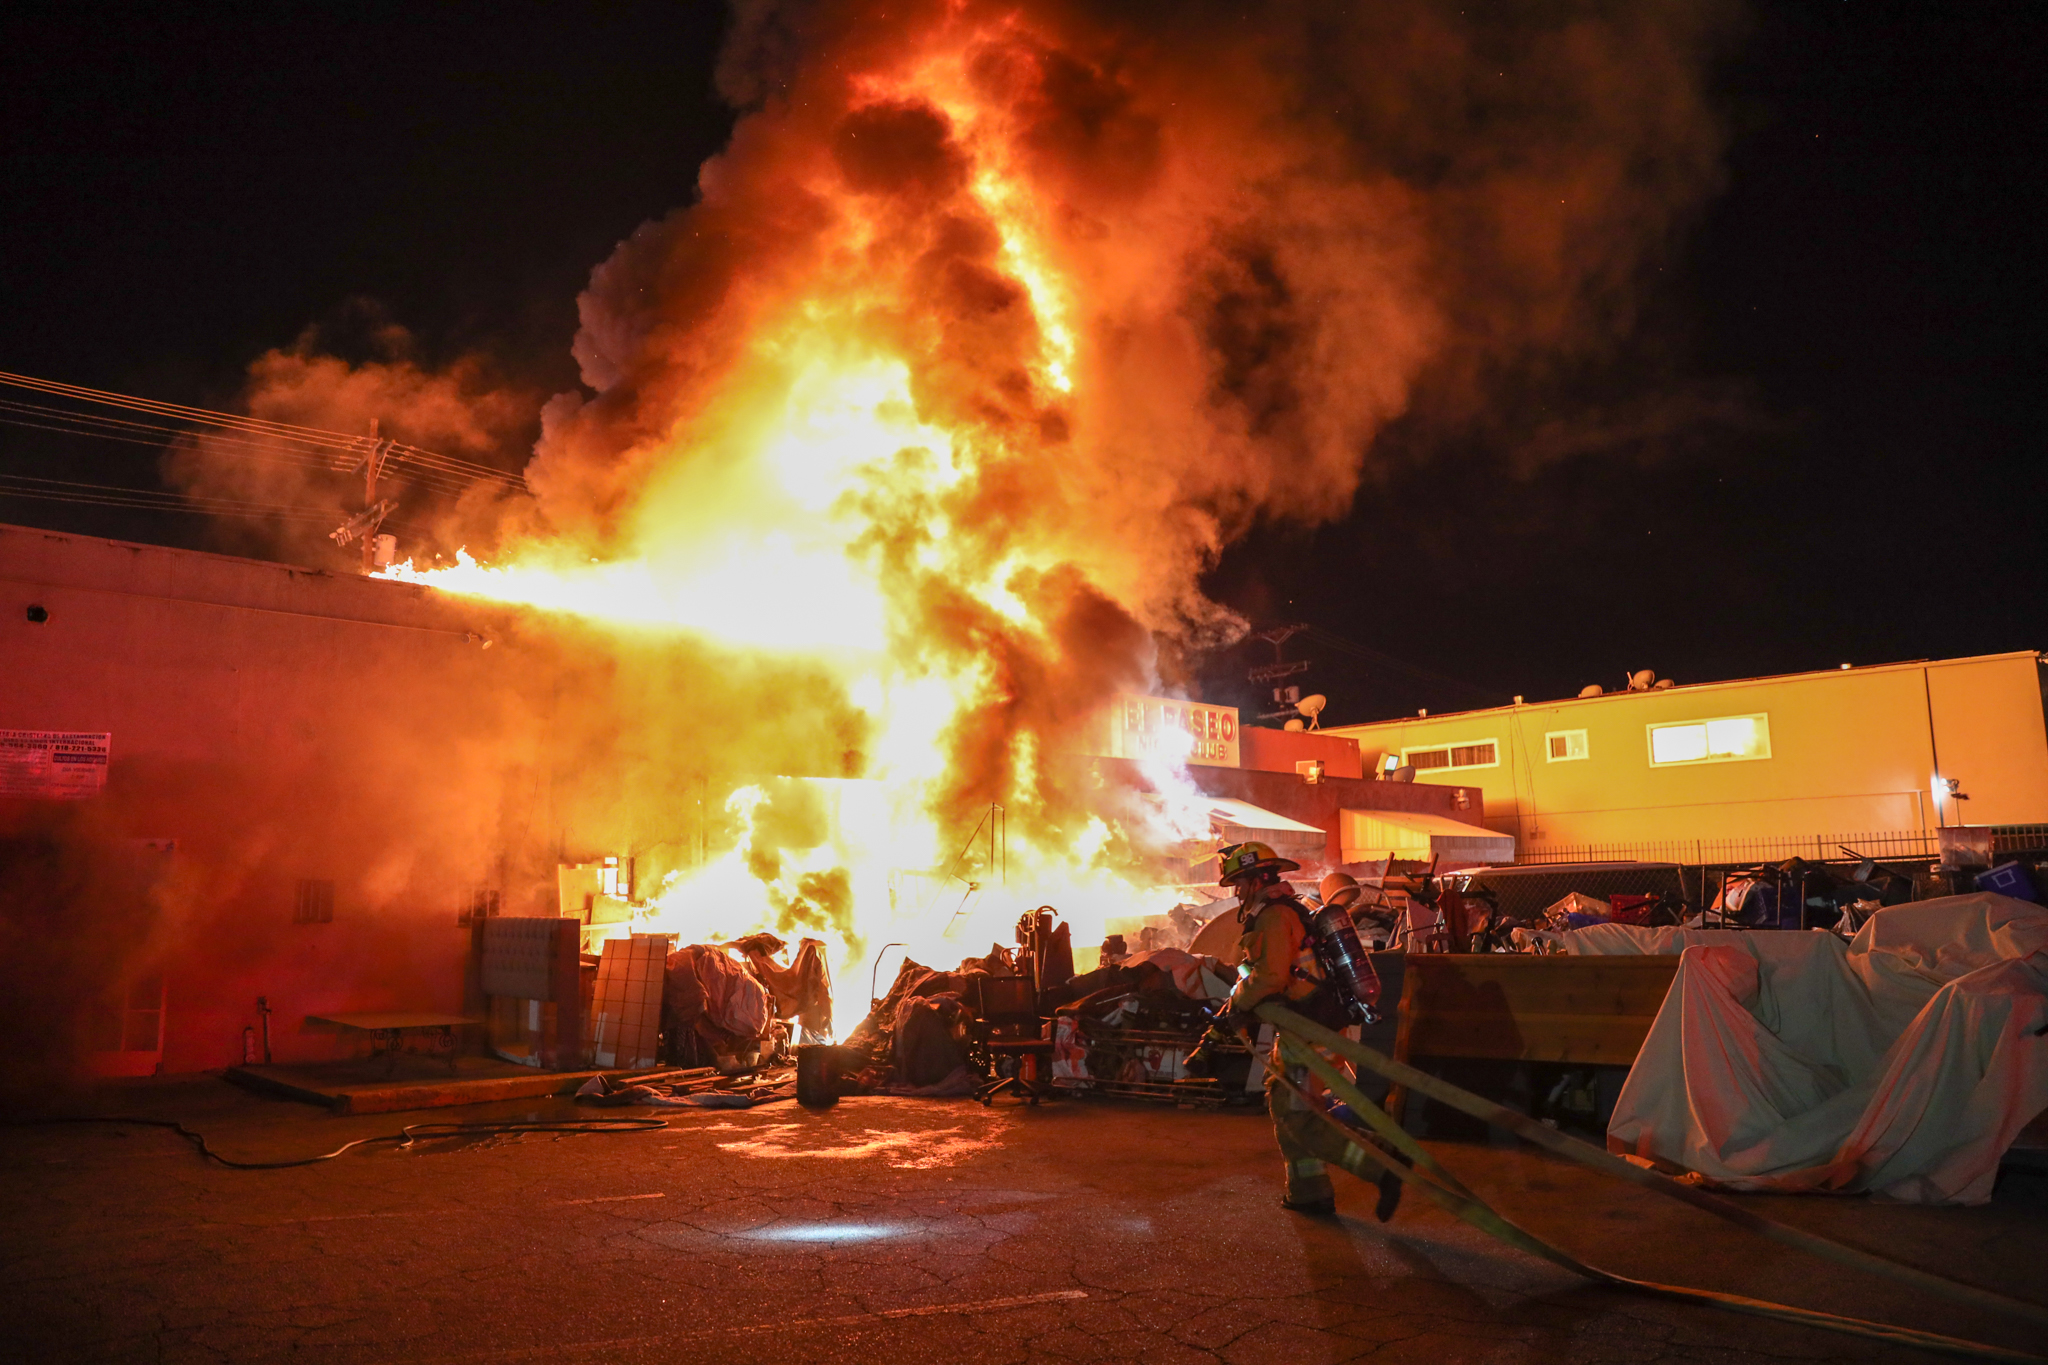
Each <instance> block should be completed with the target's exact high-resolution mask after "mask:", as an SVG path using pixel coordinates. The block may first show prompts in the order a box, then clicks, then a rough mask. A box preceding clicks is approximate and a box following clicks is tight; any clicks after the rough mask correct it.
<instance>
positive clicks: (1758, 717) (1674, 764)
mask: <svg viewBox="0 0 2048 1365" xmlns="http://www.w3.org/2000/svg"><path fill="white" fill-rule="evenodd" d="M1722 720H1753V721H1755V722H1757V728H1758V730H1759V731H1760V732H1761V733H1762V735H1763V737H1764V751H1763V752H1762V753H1760V754H1712V753H1710V754H1702V755H1701V756H1700V757H1698V758H1672V759H1664V760H1662V761H1660V760H1659V759H1658V758H1657V732H1658V731H1659V730H1678V729H1683V728H1685V727H1687V726H1693V725H1697V726H1700V727H1701V728H1702V729H1704V728H1705V727H1706V726H1709V725H1712V724H1713V723H1714V722H1716V721H1722ZM1643 747H1644V748H1645V749H1646V750H1647V751H1648V753H1649V758H1650V766H1651V767H1653V768H1697V767H1700V766H1701V765H1703V764H1707V763H1758V762H1761V761H1763V760H1764V759H1767V758H1769V757H1770V756H1771V715H1770V712H1768V711H1750V712H1747V713H1744V714H1739V715H1733V716H1700V717H1698V718H1697V719H1693V720H1660V721H1654V722H1652V723H1650V724H1648V725H1645V726H1644V727H1643Z"/></svg>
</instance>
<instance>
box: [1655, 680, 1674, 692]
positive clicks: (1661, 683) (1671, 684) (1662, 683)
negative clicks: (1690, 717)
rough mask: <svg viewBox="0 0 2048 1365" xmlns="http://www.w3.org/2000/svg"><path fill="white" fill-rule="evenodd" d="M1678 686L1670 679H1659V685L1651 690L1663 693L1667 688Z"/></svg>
mask: <svg viewBox="0 0 2048 1365" xmlns="http://www.w3.org/2000/svg"><path fill="white" fill-rule="evenodd" d="M1676 686H1678V684H1677V683H1675V682H1673V681H1672V680H1671V679H1669V678H1659V679H1657V685H1656V686H1655V687H1653V688H1651V689H1650V690H1651V691H1652V692H1662V691H1663V690H1664V689H1665V688H1667V687H1676Z"/></svg>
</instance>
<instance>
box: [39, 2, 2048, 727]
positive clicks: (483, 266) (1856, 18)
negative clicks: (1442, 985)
mask: <svg viewBox="0 0 2048 1365" xmlns="http://www.w3.org/2000/svg"><path fill="white" fill-rule="evenodd" d="M723 23H724V12H723V10H722V9H721V8H720V7H717V6H708V5H707V6H681V5H663V6H653V5H644V6H643V5H624V4H611V5H604V6H594V5H593V6H566V5H556V6H546V7H540V6H534V7H522V6H511V5H497V6H491V7H474V8H463V7H454V6H422V7H411V8H409V9H406V10H403V11H401V10H399V9H396V8H391V9H381V10H380V9H371V8H368V7H347V8H344V7H326V8H319V9H315V8H312V7H306V8H297V7H281V6H243V7H237V6H232V5H226V4H213V5H208V6H203V7H199V6H194V7H176V8H173V7H155V8H154V9H151V8H144V7H136V8H134V9H132V10H127V9H121V8H96V7H88V6H79V5H65V6H49V7H43V6H34V5H26V4H14V5H10V6H7V7H5V8H4V10H0V169H4V181H0V183H4V185H5V192H4V193H0V369H4V370H9V371H14V372H20V373H27V374H32V375H39V376H44V377H50V378H57V379H62V380H66V381H69V382H73V383H79V384H85V385H90V386H94V387H99V388H108V389H114V390H117V391H122V392H129V393H138V394H144V395H148V396H151V397H157V398H164V399H170V400H174V401H181V402H189V403H197V404H202V405H207V406H221V405H225V404H228V403H230V402H232V400H233V397H234V395H235V393H236V392H237V390H238V389H239V387H240V383H241V377H242V373H243V370H244V368H245V367H246V366H247V364H248V363H249V361H250V360H251V359H252V358H254V357H255V356H256V355H258V354H260V353H261V352H263V351H265V350H268V349H270V348H272V347H277V346H283V345H289V344H290V343H291V342H292V340H293V339H294V338H295V337H296V336H297V335H298V334H299V333H300V332H301V330H302V329H304V328H305V327H307V326H308V325H309V324H319V325H321V326H322V327H323V328H324V329H325V331H324V338H325V339H326V340H327V341H328V342H329V343H330V344H332V345H334V346H335V347H337V348H339V349H341V350H342V352H343V353H344V354H346V348H347V346H348V345H349V338H350V335H351V329H352V328H353V329H361V328H362V327H363V326H364V325H365V324H366V321H374V320H377V319H385V320H389V321H395V322H397V323H400V324H402V325H404V326H405V327H407V328H408V329H410V330H411V331H412V332H413V334H414V335H415V337H416V338H417V342H418V345H419V347H420V350H421V355H422V358H423V359H425V360H429V361H432V360H437V359H448V358H453V357H454V356H456V355H459V354H462V353H465V352H472V351H477V350H482V351H484V352H486V353H488V354H490V355H491V356H493V357H495V358H496V360H497V362H498V364H499V365H500V366H501V367H502V369H503V372H504V373H505V374H506V375H507V376H509V377H512V378H514V379H516V380H518V381H520V382H522V383H526V384H531V385H535V386H544V387H547V388H566V387H569V386H570V385H572V384H573V382H574V380H575V372H574V368H573V365H572V363H571V361H570V359H569V355H568V342H569V339H570V336H571V335H572V333H573V331H574V327H575V297H576V293H577V291H578V290H579V289H580V288H581V286H582V284H583V282H584V280H585V279H586V277H587V275H588V272H589V270H590V268H591V267H592V266H593V265H594V264H596V263H597V262H598V261H600V260H602V259H603V258H604V257H605V256H606V255H607V254H608V253H609V252H610V250H611V248H612V246H613V245H614V244H615V243H616V242H617V241H618V240H619V239H621V238H622V237H624V236H625V235H626V234H628V233H629V232H631V231H632V230H633V228H634V227H635V226H636V225H638V224H639V223H641V222H642V221H644V220H646V219H649V218H652V217H655V216H658V215H660V214H662V213H664V212H666V211H667V210H669V209H671V208H674V207H676V206H678V205H681V204H683V203H686V202H688V200H689V198H690V196H691V192H692V185H693V183H694V179H695V174H696V168H697V166H698V164H699V163H700V162H701V161H702V160H703V159H704V158H705V157H706V156H708V155H710V154H711V153H712V152H714V151H716V150H717V148H718V147H719V146H720V145H721V144H722V143H723V141H724V139H725V136H726V133H727V131H728V130H729V128H730V124H731V117H732V115H731V112H730V111H729V110H727V109H725V108H724V107H723V106H722V105H720V104H719V102H718V101H717V99H716V97H715V96H714V95H713V93H712V90H711V79H710V73H711V68H712V63H713V61H714V58H715V56H716V52H717V45H718V39H719V34H720V32H721V30H722V27H723ZM2044 37H2048V7H2044V6H2040V5H2012V6H2001V5H1973V6H1968V7H1955V6H1933V5H1929V6H1924V7H1919V8H1908V7H1901V6H1884V5H1865V4H1859V3H1848V4H1845V3H1841V2H1840V0H1835V2H1834V3H1820V4H1786V5H1775V6H1770V7H1768V8H1767V9H1759V10H1758V11H1757V12H1755V13H1753V14H1752V15H1751V18H1750V21H1749V23H1748V26H1747V30H1746V35H1745V36H1744V37H1743V38H1742V39H1741V41H1740V43H1739V44H1738V46H1737V47H1736V48H1735V49H1734V51H1733V52H1732V54H1731V55H1730V57H1729V58H1728V59H1727V60H1726V61H1725V62H1724V63H1723V65H1722V66H1721V67H1720V68H1719V70H1718V72H1717V77H1716V88H1717V89H1718V90H1719V92H1720V97H1721V106H1722V109H1723V112H1724V114H1725V117H1726V119H1727V121H1728V127H1729V129H1730V138H1731V140H1730V149H1729V153H1728V157H1727V168H1726V175H1727V180H1726V185H1725V187H1724V189H1723V190H1722V191H1721V192H1720V193H1719V194H1718V195H1717V196H1716V197H1715V198H1714V199H1713V200H1712V201H1711V202H1710V204H1709V205H1708V207H1707V208H1706V210H1705V211H1704V213H1703V214H1702V215H1701V216H1700V218H1699V219H1698V221H1697V222H1696V223H1695V224H1694V226H1693V227H1692V229H1691V231H1690V232H1689V234H1688V237H1687V239H1686V245H1685V246H1684V248H1683V250H1682V251H1681V253H1680V254H1679V255H1678V256H1677V257H1675V258H1673V259H1671V260H1669V261H1668V263H1667V266H1666V269H1665V270H1664V271H1663V272H1661V274H1660V275H1659V276H1658V278H1657V279H1656V280H1655V281H1653V283H1652V287H1651V288H1650V289H1649V290H1648V291H1647V293H1646V295H1645V298H1644V300H1643V320H1642V323H1641V327H1640V333H1639V335H1638V336H1636V337H1635V338H1633V339H1632V340H1631V343H1630V345H1629V346H1628V347H1627V348H1626V352H1625V354H1624V355H1623V356H1621V357H1620V358H1619V359H1617V360H1615V361H1614V362H1613V363H1611V364H1610V365H1608V366H1606V367H1605V368H1604V369H1603V370H1602V371H1601V372H1599V373H1595V374H1584V373H1581V374H1575V375H1573V376H1572V377H1571V378H1570V380H1569V381H1568V382H1567V381H1564V380H1558V381H1556V382H1552V383H1534V384H1532V385H1531V386H1525V388H1524V389H1523V390H1522V391H1519V392H1518V393H1517V394H1516V395H1515V397H1514V398H1513V399H1512V400H1511V401H1510V400H1503V402H1502V404H1501V405H1500V407H1499V409H1498V410H1496V411H1494V412H1491V413H1489V414H1488V416H1487V418H1486V420H1484V421H1483V422H1475V423H1471V424H1468V425H1466V426H1463V427H1460V428H1455V429H1445V428H1444V427H1442V426H1427V425H1425V424H1424V423H1422V422H1420V421H1411V422H1406V423H1402V424H1400V425H1398V426H1397V427H1396V428H1395V429H1393V430H1392V431H1390V432H1388V433H1387V434H1386V435H1385V437H1384V438H1383V440H1382V441H1381V443H1380V448H1379V449H1377V450H1376V451H1375V452H1374V453H1373V456H1372V460H1371V467H1372V469H1373V470H1374V474H1373V475H1372V477H1371V479H1370V481H1369V483H1368V486H1367V488H1366V489H1365V491H1364V492H1363V494H1362V495H1361V497H1360V500H1359V504H1358V507H1357V510H1356V511H1355V513H1354V515H1353V516H1352V517H1351V518H1350V519H1349V520H1347V521H1345V522H1344V523H1342V524H1339V525H1334V526H1329V527H1325V528H1323V529H1322V530H1320V531H1317V532H1315V533H1313V534H1304V533H1301V532H1299V531H1292V530H1285V529H1279V528H1275V529H1272V530H1268V531H1264V532H1261V533H1259V534H1257V535H1255V536H1254V537H1253V538H1252V539H1251V540H1250V541H1248V542H1246V543H1245V544H1243V545H1241V546H1240V547H1238V548H1237V549H1235V550H1233V551H1232V552H1231V553H1230V554H1229V555H1227V556H1226V558H1225V560H1224V562H1223V563H1222V564H1221V565H1219V566H1218V567H1217V569H1216V571H1215V572H1214V573H1213V574H1212V575H1211V578H1210V588H1211V591H1212V592H1213V593H1214V594H1215V595H1217V596H1218V597H1220V598H1221V599H1222V600H1224V601H1226V602H1228V603H1230V604H1231V605H1233V606H1235V607H1237V608H1239V609H1240V610H1241V611H1243V612H1245V613H1246V614H1247V615H1248V616H1249V617H1250V618H1251V619H1252V620H1253V621H1254V622H1255V623H1257V624H1258V625H1260V626H1271V625H1278V624H1282V623H1286V622H1291V621H1306V622H1309V623H1312V624H1314V625H1315V626H1317V627H1319V628H1320V630H1321V631H1322V632H1323V635H1322V636H1321V637H1319V638H1318V639H1317V640H1315V641H1312V642H1307V643H1304V642H1302V641H1299V640H1298V641H1295V642H1291V643H1290V645H1289V651H1290V652H1289V657H1290V658H1293V657H1308V658H1311V659H1313V660H1314V661H1315V667H1314V668H1313V669H1312V670H1311V671H1310V672H1309V673H1308V674H1306V675H1305V676H1304V677H1302V678H1300V679H1295V680H1293V681H1298V682H1301V683H1302V684H1303V685H1304V688H1305V690H1314V691H1322V692H1326V693H1328V694H1330V695H1331V696H1332V698H1333V701H1332V705H1331V707H1330V709H1329V711H1328V712H1327V714H1326V717H1325V718H1326V719H1327V720H1330V721H1333V722H1338V721H1349V720H1361V719H1370V718H1375V717H1380V716H1387V715H1394V714H1401V713H1404V712H1412V711H1413V710H1414V709H1415V708H1416V707H1418V706H1427V707H1429V708H1430V709H1431V710H1432V711H1444V710H1453V709H1460V708H1463V707H1467V706H1473V705H1485V704H1491V703H1499V702H1505V701H1506V700H1507V699H1508V697H1509V695H1510V694H1512V693H1522V694H1525V695H1526V696H1527V697H1528V698H1529V699H1530V700H1532V701H1533V700H1537V699H1543V698H1551V697H1558V696H1568V695H1571V694H1573V693H1575V692H1577V691H1578V689H1579V688H1580V687H1581V686H1583V685H1584V684H1586V683H1588V682H1600V683H1604V684H1606V685H1607V686H1609V687H1610V688H1611V687H1614V686H1616V685H1618V684H1619V683H1620V682H1621V680H1622V678H1623V675H1624V674H1625V673H1626V672H1627V671H1629V670H1632V669H1639V668H1652V669H1655V670H1656V671H1657V672H1658V673H1660V674H1664V675H1669V676H1673V677H1676V678H1677V679H1679V680H1680V681H1681V682H1686V681H1709V680H1715V679H1722V678H1734V677H1744V676H1752V675H1757V674H1763V673H1775V672H1788V671H1794V670H1800V669H1808V668H1828V667H1833V666H1835V665H1837V664H1840V663H1843V662H1854V663H1882V662H1890V661H1895V660H1901V659H1911V658H1924V657H1941V656H1950V655H1960V654H1971V653H1983V652H1991V651H1998V650H2010V649H2033V648H2042V647H2044V646H2048V629H2044V628H2043V626H2044V622H2043V613H2042V611H2041V609H2040V607H2039V605H2038V604H2039V603H2040V602H2041V601H2042V600H2043V598H2044V590H2048V478H2044V473H2043V468H2044V466H2043V462H2042V460H2041V458H2040V455H2039V453H2038V452H2039V450H2040V447H2041V443H2042V442H2043V440H2044V436H2048V398H2044V396H2043V395H2044V394H2048V380H2044V379H2043V377H2042V375H2041V373H2040V371H2041V370H2042V354H2043V347H2042V344H2041V342H2042V338H2043V330H2044V325H2048V324H2044V321H2043V313H2044V309H2043V305H2044V302H2048V300H2044V292H2048V291H2044V289H2043V283H2044V281H2043V274H2044V267H2043V264H2042V256H2041V252H2040V249H2039V247H2038V246H2037V241H2038V238H2039V231H2040V229H2039V226H2038V225H2039V224H2040V222H2041V221H2042V219H2043V211H2044V209H2048V189H2044V178H2043V173H2042V168H2043V165H2044V164H2048V163H2044V156H2043V153H2044V151H2048V138H2044V136H2043V127H2044V120H2043V119H2042V117H2041V113H2040V110H2041V107H2042V94H2043V90H2042V85H2043V81H2042V75H2041V73H2042V71H2043V69H2044V68H2043V61H2044V57H2048V50H2044V48H2048V45H2044V41H2043V39H2044ZM0 396H16V394H15V393H14V391H0ZM1560 449H1561V450H1564V451H1567V452H1569V453H1565V454H1558V453H1555V452H1557V451H1558V450H1560ZM1536 451H1550V452H1552V453H1551V454H1550V455H1549V456H1548V457H1547V458H1545V459H1543V460H1535V459H1533V458H1532V452H1536ZM520 454H521V452H519V451H517V450H509V451H507V452H506V460H507V462H508V463H509V464H512V465H515V466H516V464H517V462H518V459H519V456H520ZM0 473H15V474H35V475H41V476H43V477H60V478H73V479H77V480H80V481H83V482H95V483H111V484H127V485H135V486H156V485H155V477H156V476H155V463H154V457H153V456H152V454H151V452H149V451H148V450H147V449H144V448H141V447H122V446H111V445H107V444H104V443H101V442H97V441H89V440H83V439H78V438H72V437H66V436H59V435H54V434H49V433H36V432H30V431H23V430H20V429H17V428H8V427H0ZM0 521H6V522H11V523H16V524H27V525H36V526H49V527H54V528H60V529H69V530H77V531H82V532H89V533H94V534H102V535H111V536H118V537H123V538H128V539H136V540H146V541H156V542H162V543H171V544H188V545H198V546H207V545H208V544H209V541H208V539H207V536H208V529H207V526H206V524H205V522H204V520H203V519H202V518H198V517H190V516H177V515H173V514H158V513H136V512H124V511H117V510H113V509H106V508H96V507H82V506H73V505H67V504H60V503H51V502H40V501H30V500H24V499H19V498H13V497H0ZM1347 641H1348V642H1350V645H1349V646H1348V647H1347V645H1346V643H1345V642H1347ZM1270 657H1271V651H1270V649H1269V648H1268V647H1267V646H1264V645H1256V646H1252V647H1250V649H1249V650H1248V651H1246V652H1243V653H1242V657H1240V656H1239V655H1238V654H1232V655H1230V656H1225V657H1217V658H1212V659H1210V660H1208V661H1207V662H1206V664H1205V665H1204V667H1203V670H1202V673H1201V683H1202V686H1203V690H1204V691H1205V692H1206V693H1207V695H1209V696H1210V697H1211V698H1212V699H1214V700H1222V701H1239V702H1241V703H1243V704H1246V705H1248V706H1251V705H1255V704H1256V702H1257V701H1258V697H1257V695H1256V694H1255V693H1254V691H1253V690H1252V689H1250V688H1249V687H1247V686H1246V685H1245V683H1244V681H1243V667H1244V664H1245V663H1246V662H1255V661H1259V660H1262V659H1269V658H1270Z"/></svg>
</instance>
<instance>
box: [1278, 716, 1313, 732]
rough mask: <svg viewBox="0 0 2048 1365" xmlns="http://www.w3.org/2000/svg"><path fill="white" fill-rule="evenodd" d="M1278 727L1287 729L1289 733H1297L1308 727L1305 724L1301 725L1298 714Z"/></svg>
mask: <svg viewBox="0 0 2048 1365" xmlns="http://www.w3.org/2000/svg"><path fill="white" fill-rule="evenodd" d="M1280 728H1281V729H1283V730H1285V731H1287V732H1288V733H1289V734H1299V733H1301V732H1302V731H1303V730H1306V729H1308V727H1307V726H1306V725H1303V724H1302V723H1301V718H1300V717H1299V716H1297V717H1295V718H1294V719H1293V720H1290V721H1288V722H1287V723H1286V724H1285V725H1283V726H1281V727H1280Z"/></svg>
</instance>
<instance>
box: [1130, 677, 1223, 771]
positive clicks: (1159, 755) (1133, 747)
mask: <svg viewBox="0 0 2048 1365" xmlns="http://www.w3.org/2000/svg"><path fill="white" fill-rule="evenodd" d="M1107 753H1108V754H1109V756H1110V757H1111V758H1139V759H1165V760H1167V761H1169V762H1172V761H1174V760H1178V761H1180V762H1182V763H1199V764H1204V765H1206V766H1208V767H1211V768H1235V767H1237V766H1238V761H1237V708H1236V707H1234V706H1209V705H1207V704H1205V703H1203V702H1198V701H1177V700H1175V699H1174V698H1172V697H1141V696H1139V695H1137V694H1136V693H1133V692H1126V693H1123V694H1121V695H1119V696H1118V697H1117V699H1116V700H1115V701H1114V702H1112V703H1111V704H1110V709H1109V744H1108V747H1107Z"/></svg>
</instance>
